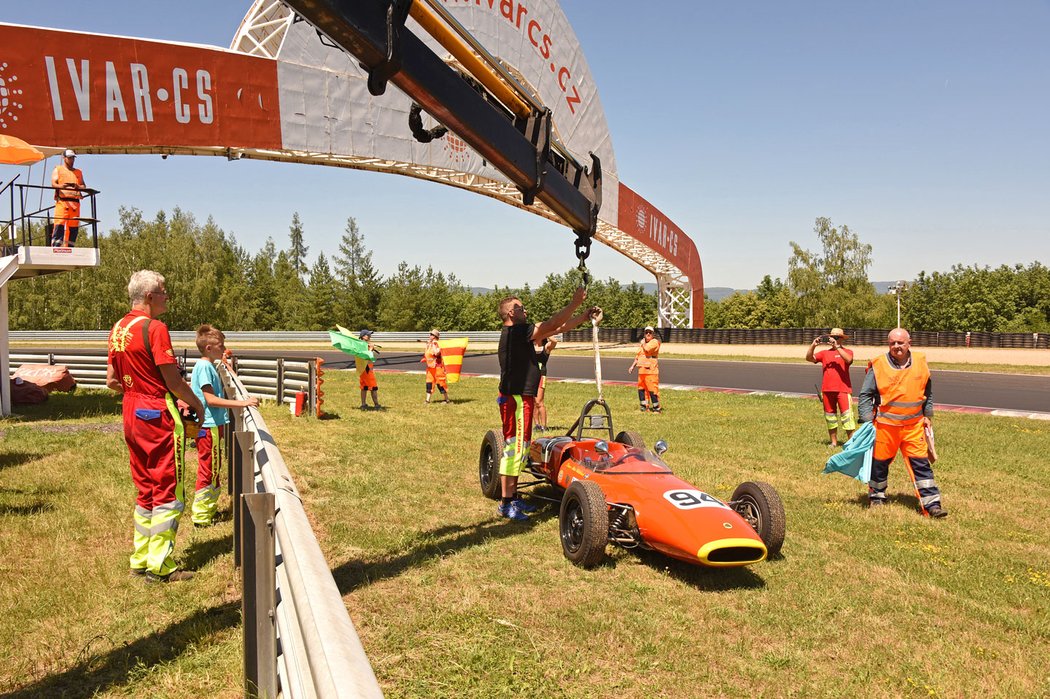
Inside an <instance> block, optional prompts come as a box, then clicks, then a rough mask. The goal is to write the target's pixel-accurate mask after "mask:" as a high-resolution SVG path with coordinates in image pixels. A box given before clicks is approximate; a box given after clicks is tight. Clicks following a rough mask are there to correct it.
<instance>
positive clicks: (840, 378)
mask: <svg viewBox="0 0 1050 699" xmlns="http://www.w3.org/2000/svg"><path fill="white" fill-rule="evenodd" d="M846 338H847V335H846V333H845V332H844V331H843V330H842V328H832V329H831V332H829V333H828V334H827V335H821V336H820V337H815V338H813V342H812V343H811V344H810V346H809V351H807V352H806V361H810V362H813V363H814V364H820V365H821V367H822V368H823V378H822V380H821V384H820V397H821V400H822V401H823V402H824V422H825V423H826V424H827V427H828V437H830V438H831V446H833V447H837V446H838V445H839V438H838V431H839V427H842V429H843V431H844V432H845V433H846V439H849V438H850V437H852V436H853V431H854V430H856V429H857V420H856V418H855V417H854V415H853V385H852V384H851V383H850V380H849V367H850V365H851V364H853V352H852V351H851V350H848V349H846V348H845V347H843V346H842V341H843V340H845V339H846ZM819 345H830V346H831V348H830V349H824V350H821V351H819V352H817V351H816V349H817V347H818V346H819Z"/></svg>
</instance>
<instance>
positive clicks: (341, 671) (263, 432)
mask: <svg viewBox="0 0 1050 699" xmlns="http://www.w3.org/2000/svg"><path fill="white" fill-rule="evenodd" d="M195 362H196V359H188V360H187V362H186V363H187V365H188V366H187V368H192V366H193V364H194V363H195ZM241 362H242V363H244V364H246V365H245V366H244V368H243V369H242V370H241V371H242V372H244V373H245V376H244V378H243V379H241V378H238V377H237V376H236V375H234V374H232V373H230V372H229V371H227V370H226V369H225V367H223V368H222V373H223V380H224V383H225V384H226V390H227V393H228V395H230V396H231V397H236V398H245V397H247V396H249V395H255V396H262V397H266V398H270V399H274V398H275V397H277V396H279V395H281V393H282V391H284V392H288V393H290V394H294V393H293V389H300V388H306V387H308V386H305V385H304V382H303V378H302V377H303V376H306V375H308V373H309V372H308V369H309V367H310V366H313V365H312V364H311V362H310V361H306V360H294V359H284V358H279V357H274V358H267V359H258V358H252V359H251V360H241ZM22 364H63V365H65V366H67V367H69V369H70V373H71V374H72V375H73V377H74V378H75V379H76V380H77V384H78V385H80V386H84V387H90V388H105V386H106V354H105V353H104V352H97V353H90V354H87V353H85V354H58V353H50V354H49V353H27V352H22V353H17V354H12V355H11V370H12V372H13V371H14V370H15V369H17V368H18V367H20V366H21V365H22ZM300 365H302V368H301V369H300V368H299V367H300ZM279 375H283V379H279V378H278V377H279ZM282 381H283V386H284V388H279V385H281V383H282ZM314 386H315V387H316V384H314ZM285 399H286V400H287V397H286V398H285ZM234 412H235V425H236V427H237V431H235V432H233V433H232V434H231V435H230V441H231V446H232V443H233V442H235V441H238V442H239V441H241V440H240V438H239V437H240V436H242V435H243V436H247V437H248V438H249V441H250V444H251V448H250V450H248V453H249V454H250V455H251V461H250V464H249V468H250V476H249V477H248V478H245V479H243V480H244V481H245V486H244V491H245V494H252V495H255V494H266V493H268V494H272V496H273V498H274V502H273V504H272V507H273V510H272V512H273V514H272V515H271V517H272V519H270V520H269V521H270V522H271V523H272V525H273V530H274V535H275V538H276V570H274V569H270V571H269V573H270V575H269V576H262V577H263V578H264V579H269V578H271V577H273V576H274V574H275V575H276V590H271V593H272V594H270V595H269V598H271V599H273V600H274V603H273V604H274V606H273V611H274V616H273V621H274V623H275V624H276V629H275V630H276V638H277V639H279V644H277V643H274V644H272V645H273V648H272V651H273V654H275V655H273V656H272V657H271V658H270V661H271V665H272V666H273V667H276V677H277V682H278V685H279V686H278V687H277V693H279V694H280V695H281V696H286V697H292V698H293V699H299V698H300V697H303V698H310V699H313V698H315V697H355V698H357V697H382V696H383V694H382V691H381V690H380V688H379V683H378V681H377V680H376V678H375V674H374V673H373V671H372V667H371V665H370V663H369V661H368V658H367V656H366V655H365V652H364V648H363V647H362V646H361V641H360V639H359V638H358V636H357V630H356V629H355V628H354V625H353V622H352V621H351V620H350V616H349V614H348V613H347V611H346V605H345V604H344V603H343V599H342V595H341V594H340V592H339V588H338V587H337V586H336V583H335V579H334V578H333V577H332V573H331V570H330V568H329V567H328V563H327V561H325V558H324V555H323V554H322V553H321V548H320V546H319V545H318V543H317V539H316V537H315V536H314V533H313V529H312V528H311V527H310V522H309V520H308V519H307V517H306V510H305V508H304V507H303V503H302V498H301V497H300V495H299V492H298V490H297V489H296V487H295V482H294V481H293V480H292V476H291V473H290V472H289V471H288V467H287V466H286V465H285V462H284V457H283V456H282V455H281V452H280V450H279V449H278V448H277V445H276V443H275V442H274V439H273V437H272V436H271V434H270V431H269V429H268V428H267V426H266V422H265V421H264V420H263V418H262V415H261V414H260V413H259V411H258V410H256V409H255V408H243V409H240V410H237V411H234ZM232 463H233V460H232V459H231V465H232ZM235 495H236V493H235ZM238 499H239V498H238ZM233 507H234V509H235V510H237V509H238V508H239V507H240V503H239V502H236V501H235V502H234V503H233ZM241 519H243V517H242V518H241ZM245 531H246V530H245V528H244V525H243V524H242V525H241V527H240V531H239V532H238V534H239V535H240V538H241V539H244V540H245V541H247V540H248V538H249V537H247V536H246V535H245ZM249 531H251V532H253V533H254V530H249ZM234 546H235V548H236V551H237V552H242V551H244V548H245V547H247V544H246V543H242V541H241V540H240V539H238V540H235V541H234ZM248 555H249V554H246V556H248ZM235 558H237V559H238V561H239V560H240V556H238V555H235ZM272 560H273V559H271V561H272ZM245 588H246V589H245V590H244V594H245V600H246V601H247V600H248V599H249V596H248V595H249V590H248V589H247V586H245ZM253 599H254V598H253ZM253 611H254V612H257V613H258V612H261V614H256V616H260V615H261V616H262V617H263V624H262V625H263V626H264V627H265V626H267V625H268V624H269V623H270V622H269V619H268V618H267V615H266V613H265V612H266V610H265V609H263V610H258V609H255V610H253ZM246 619H247V614H246ZM256 632H257V629H256V628H248V627H247V626H246V628H245V635H246V642H245V648H246V649H247V648H249V647H251V648H253V649H255V650H260V651H261V652H263V653H265V652H267V651H268V648H267V644H266V643H265V642H259V641H258V640H256V642H254V643H252V642H249V636H250V635H251V634H253V633H256ZM246 659H247V658H246ZM253 669H254V670H255V671H258V670H259V667H258V666H254V668H253ZM245 670H246V674H248V675H249V678H248V679H249V681H248V694H249V695H250V696H260V695H262V694H267V695H269V692H266V691H265V689H266V688H267V687H268V686H269V685H268V683H266V682H265V681H260V680H259V677H258V676H255V677H251V676H250V673H249V668H248V667H247V662H246V668H245ZM275 695H276V694H275Z"/></svg>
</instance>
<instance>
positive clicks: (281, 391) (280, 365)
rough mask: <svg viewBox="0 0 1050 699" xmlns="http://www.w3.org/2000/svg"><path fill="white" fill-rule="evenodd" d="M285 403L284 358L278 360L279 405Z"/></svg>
mask: <svg viewBox="0 0 1050 699" xmlns="http://www.w3.org/2000/svg"><path fill="white" fill-rule="evenodd" d="M283 403H284V357H278V358H277V405H282V404H283Z"/></svg>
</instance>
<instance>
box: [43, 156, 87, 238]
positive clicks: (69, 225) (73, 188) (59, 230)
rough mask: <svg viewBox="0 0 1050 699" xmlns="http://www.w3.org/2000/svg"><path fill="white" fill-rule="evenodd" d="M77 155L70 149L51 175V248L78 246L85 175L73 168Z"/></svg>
mask: <svg viewBox="0 0 1050 699" xmlns="http://www.w3.org/2000/svg"><path fill="white" fill-rule="evenodd" d="M76 158H77V154H76V153H75V152H74V151H72V150H70V149H69V148H67V149H66V151H65V152H64V153H63V154H62V162H61V163H59V164H58V165H56V166H55V169H54V172H52V173H51V187H52V188H53V189H54V190H55V227H54V228H53V229H52V232H51V247H53V248H68V247H72V246H74V245H76V244H77V233H79V232H80V199H81V198H82V197H83V196H84V195H83V193H82V191H81V190H83V189H86V187H85V186H84V173H83V172H81V171H80V170H78V169H77V168H75V167H73V163H74V161H75V160H76Z"/></svg>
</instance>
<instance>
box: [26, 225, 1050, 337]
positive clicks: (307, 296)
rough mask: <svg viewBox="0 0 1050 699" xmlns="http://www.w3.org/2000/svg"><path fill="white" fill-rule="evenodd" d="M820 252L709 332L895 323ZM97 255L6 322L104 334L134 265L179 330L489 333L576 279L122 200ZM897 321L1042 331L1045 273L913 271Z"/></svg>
mask: <svg viewBox="0 0 1050 699" xmlns="http://www.w3.org/2000/svg"><path fill="white" fill-rule="evenodd" d="M814 232H815V233H816V235H817V238H818V240H819V242H820V245H821V249H820V251H819V252H813V251H810V250H806V249H804V248H803V247H802V246H800V245H799V244H797V243H795V242H792V243H791V249H792V254H791V257H790V259H789V260H788V272H787V278H786V280H781V279H779V278H776V279H774V278H772V277H770V276H768V275H767V276H766V277H765V278H763V280H762V282H761V283H760V284H759V285H758V288H757V289H755V290H754V291H748V292H743V293H736V294H734V295H733V296H730V297H728V298H726V299H723V300H722V301H717V302H715V301H710V300H708V301H707V302H706V319H705V320H706V323H705V324H706V326H707V327H709V328H787V327H821V326H824V327H830V326H836V325H837V326H843V327H859V328H865V327H866V328H886V327H893V326H894V325H896V322H897V317H896V299H895V298H894V297H893V296H891V295H887V294H879V293H877V292H876V291H875V288H874V287H873V286H872V284H871V283H870V282H869V281H868V268H869V267H870V266H871V251H872V248H871V246H870V245H868V244H866V243H863V242H862V241H861V240H860V239H859V238H858V237H857V235H856V234H855V233H853V231H851V230H850V229H849V227H847V226H839V227H836V226H834V225H833V224H832V222H831V221H830V220H829V219H827V218H818V219H817V220H816V223H815V225H814ZM99 248H100V250H101V257H102V264H101V266H100V267H99V268H98V269H85V270H79V271H76V272H72V273H68V274H55V275H49V276H45V277H40V278H36V279H32V280H25V281H19V282H18V283H16V284H13V285H12V286H11V287H10V288H11V296H10V317H11V320H10V322H11V327H12V328H13V329H32V330H53V329H69V328H75V329H108V328H109V327H110V326H111V324H112V323H113V321H114V320H115V319H116V318H119V317H120V316H121V315H122V314H123V313H124V312H125V311H126V308H127V293H126V285H127V281H128V277H129V275H130V274H131V272H133V271H134V270H137V269H155V270H157V271H158V272H160V273H162V274H164V275H165V277H166V278H167V280H168V289H169V290H170V291H171V292H172V294H173V301H172V303H171V310H170V311H169V312H168V314H167V315H166V316H165V320H166V321H167V322H168V324H169V325H170V326H171V327H172V328H173V329H178V330H188V329H192V328H194V327H196V326H197V325H198V324H199V323H202V322H210V323H215V324H217V325H218V326H219V327H221V328H225V329H229V330H320V329H324V328H330V327H332V326H334V325H335V324H336V323H339V324H340V325H344V326H346V327H349V328H351V329H359V328H362V327H369V328H379V329H382V330H387V331H417V330H426V329H429V328H431V327H438V328H454V329H457V330H495V329H497V328H498V327H499V320H498V318H497V317H496V306H497V304H498V302H499V300H500V299H501V298H503V297H504V296H507V295H509V294H512V293H514V294H517V295H520V296H521V297H522V299H523V301H524V302H525V305H526V307H527V308H528V309H529V311H530V315H531V317H533V318H537V319H543V318H547V317H549V316H550V315H551V314H552V313H554V312H555V311H556V310H558V309H559V308H561V307H562V306H563V305H564V304H565V302H566V301H567V300H568V299H569V297H570V296H571V295H572V291H573V289H574V288H575V287H576V286H577V285H578V284H579V282H580V279H579V276H578V273H577V272H575V271H569V272H566V273H564V274H552V275H550V276H548V277H547V279H546V280H545V281H544V283H543V284H542V285H540V286H539V287H538V288H536V289H530V288H529V287H527V286H526V287H524V288H522V289H511V288H509V287H503V288H497V289H495V290H492V291H489V292H488V293H484V294H477V293H474V292H473V291H472V290H471V289H469V288H468V287H466V286H464V285H463V284H462V283H461V282H460V281H459V280H458V279H457V278H456V277H455V276H453V275H445V274H443V273H441V272H438V271H435V270H434V269H432V268H430V267H427V268H426V269H422V268H420V267H418V266H415V267H413V266H409V265H408V263H406V262H402V263H401V264H400V265H398V267H397V270H396V272H394V273H393V274H391V275H390V276H389V277H387V278H383V277H382V276H381V275H380V274H379V273H378V272H377V270H376V268H375V265H374V264H373V262H372V252H371V251H370V250H369V249H368V247H367V246H366V245H365V237H364V234H363V233H362V232H361V230H360V229H359V227H358V225H357V222H356V221H355V220H354V219H353V218H350V219H348V220H347V223H346V229H345V231H344V233H343V235H342V238H341V240H340V242H339V248H338V251H337V253H336V254H335V255H334V256H333V257H332V258H331V259H329V257H327V256H326V255H325V254H324V253H321V254H319V255H317V258H316V260H315V261H314V263H313V265H312V266H311V265H308V264H307V254H308V252H309V248H308V247H307V246H306V244H305V242H304V235H303V226H302V222H301V221H300V219H299V215H298V214H295V215H294V216H293V217H292V223H291V226H290V228H289V236H288V247H287V249H278V247H277V245H276V244H275V243H274V241H273V240H272V239H268V240H267V241H266V243H265V244H264V245H263V247H262V249H260V250H259V251H258V252H257V253H255V254H254V255H253V254H250V253H249V252H247V251H246V250H245V249H244V248H243V247H241V246H240V245H239V244H238V243H237V241H236V240H235V239H234V238H233V236H232V235H228V234H226V233H224V232H223V231H222V230H221V229H219V228H218V227H217V226H216V225H215V224H214V222H213V221H211V220H210V219H209V220H208V222H207V223H205V224H203V225H202V224H199V223H198V222H197V221H196V220H195V219H194V217H193V216H192V215H191V214H188V213H186V212H184V211H181V210H180V209H175V210H174V211H173V212H172V213H171V215H167V214H165V213H164V212H160V213H158V214H157V215H156V216H155V217H154V218H153V219H152V220H148V219H146V218H145V217H144V216H143V215H142V212H141V211H139V210H137V209H121V211H120V225H119V227H117V228H116V229H114V230H112V231H110V232H109V233H108V234H106V235H103V236H101V237H100V239H99ZM901 302H902V303H901V305H902V323H903V324H904V325H905V326H906V327H908V328H911V329H915V330H977V331H988V332H1010V331H1017V332H1021V331H1026V332H1050V269H1048V268H1046V267H1044V266H1043V265H1042V264H1040V263H1038V262H1035V263H1032V264H1030V265H1028V266H1022V265H1016V266H1014V267H1007V266H1002V267H999V268H998V269H989V268H987V267H983V268H982V267H977V266H973V267H963V266H956V267H953V268H952V269H951V271H950V272H946V273H940V272H934V273H932V274H929V275H927V274H925V273H922V274H920V275H919V278H918V279H917V280H915V281H914V282H913V283H911V284H909V286H908V288H907V290H906V291H904V292H903V294H902V297H901ZM588 303H595V304H598V305H600V306H602V307H603V308H604V309H605V317H606V320H605V323H606V325H608V326H610V327H640V326H643V325H647V324H650V323H654V322H655V321H656V298H655V296H654V295H653V294H651V293H647V292H646V291H645V290H644V288H643V287H642V286H640V285H639V284H630V285H627V286H623V285H621V284H619V283H618V282H617V281H616V280H614V279H608V280H606V281H604V282H603V281H596V282H592V283H591V286H590V292H589V298H588Z"/></svg>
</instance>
